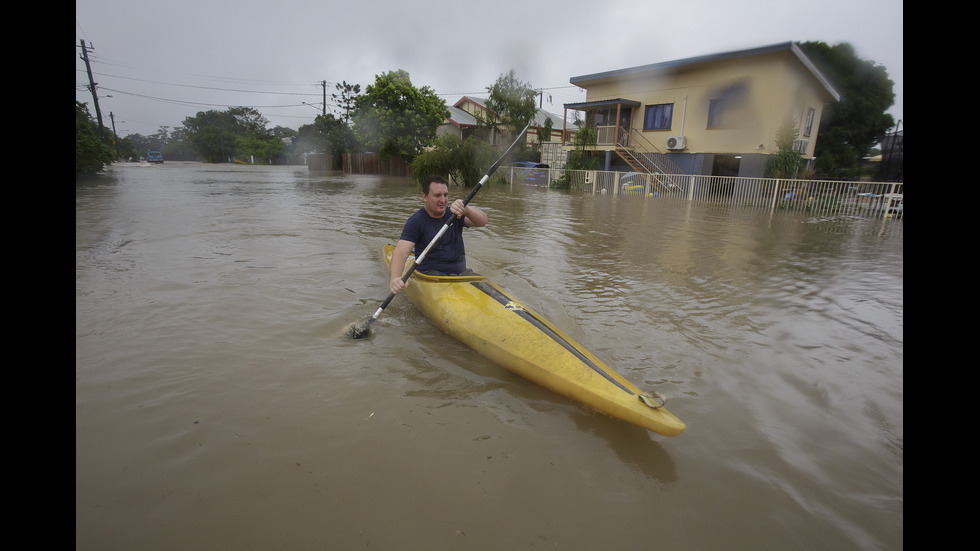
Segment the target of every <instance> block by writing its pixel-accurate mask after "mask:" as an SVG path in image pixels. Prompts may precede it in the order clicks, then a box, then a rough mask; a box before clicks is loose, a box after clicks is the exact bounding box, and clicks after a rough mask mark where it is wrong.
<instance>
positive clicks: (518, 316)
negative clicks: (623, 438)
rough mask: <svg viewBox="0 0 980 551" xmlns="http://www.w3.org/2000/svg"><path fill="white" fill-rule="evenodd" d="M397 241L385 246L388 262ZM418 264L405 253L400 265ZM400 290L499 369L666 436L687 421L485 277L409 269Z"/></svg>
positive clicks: (439, 324) (427, 314)
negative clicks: (502, 368)
mask: <svg viewBox="0 0 980 551" xmlns="http://www.w3.org/2000/svg"><path fill="white" fill-rule="evenodd" d="M394 249H395V247H394V245H390V244H389V245H385V247H384V260H385V266H390V265H391V254H392V252H393V251H394ZM414 262H415V258H414V257H409V259H408V262H407V263H406V265H405V267H406V269H408V267H410V266H411V265H412V264H413V263H414ZM402 294H404V295H405V297H406V298H407V299H408V301H409V302H411V303H412V304H413V305H414V306H415V307H416V308H418V309H419V311H421V312H422V314H424V315H425V316H426V317H427V318H429V319H430V320H432V321H433V322H434V323H435V324H436V325H438V326H439V328H440V329H442V330H443V331H445V332H446V333H448V334H450V335H452V336H453V337H455V338H457V339H459V340H460V341H462V342H463V343H464V344H466V345H467V346H469V347H470V348H472V349H473V350H476V351H477V352H479V353H480V354H482V355H484V356H486V357H487V358H489V359H490V360H492V361H493V362H495V363H497V364H499V365H500V366H502V367H505V368H507V369H509V370H510V371H513V372H514V373H517V374H518V375H521V376H522V377H524V378H526V379H529V380H531V381H534V382H535V383H538V384H539V385H541V386H543V387H545V388H548V389H550V390H552V391H554V392H557V393H558V394H561V395H562V396H565V397H567V398H571V399H572V400H576V401H578V402H581V403H583V404H585V405H587V406H590V407H592V408H593V409H595V410H597V411H600V412H602V413H605V414H607V415H610V416H612V417H615V418H617V419H622V420H623V421H626V422H628V423H632V424H634V425H638V426H641V427H644V428H646V429H649V430H652V431H654V432H656V433H659V434H663V435H665V436H676V435H678V434H680V433H681V432H683V431H684V428H685V425H684V423H683V422H682V421H681V420H680V419H678V418H677V417H675V416H674V415H673V414H671V413H670V412H669V411H667V409H666V408H664V407H663V400H662V398H660V397H659V395H657V394H652V395H651V394H645V393H644V392H643V391H642V390H640V389H639V388H638V387H637V386H636V385H634V384H633V383H631V382H630V381H629V380H627V379H626V378H624V377H623V376H622V375H620V374H619V373H616V372H615V371H613V370H612V369H611V368H609V366H607V365H606V364H604V363H602V361H601V360H599V359H598V358H596V357H595V356H593V355H592V354H591V353H590V352H589V351H588V350H586V349H585V348H583V347H582V345H580V344H578V343H577V342H575V341H574V340H572V339H571V338H570V337H569V336H568V335H566V334H565V333H563V332H561V330H559V329H558V328H556V327H554V326H553V325H551V323H549V322H548V321H547V320H545V319H544V318H542V317H541V315H539V314H538V313H537V312H534V311H533V310H531V309H530V308H528V307H527V306H525V305H524V304H522V303H521V302H520V301H519V300H517V299H516V298H514V297H512V296H511V295H510V294H508V293H507V291H504V290H503V289H501V288H500V287H498V286H497V285H496V284H494V283H492V282H490V281H488V280H487V278H486V277H485V276H479V275H473V276H453V277H450V276H430V275H426V274H422V273H420V272H418V271H416V272H415V273H413V274H412V276H411V278H410V279H409V282H408V287H406V288H405V290H404V291H402Z"/></svg>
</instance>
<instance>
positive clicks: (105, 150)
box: [75, 100, 115, 178]
mask: <svg viewBox="0 0 980 551" xmlns="http://www.w3.org/2000/svg"><path fill="white" fill-rule="evenodd" d="M114 159H115V154H114V153H113V151H112V148H110V147H109V145H108V144H107V143H105V141H103V139H102V137H101V136H99V127H98V126H97V125H96V123H95V121H94V120H92V115H91V114H89V112H88V106H87V105H86V104H84V103H81V102H79V101H77V100H76V101H75V178H78V177H79V176H83V175H87V174H95V173H96V172H98V171H100V170H102V168H103V167H104V166H105V165H107V164H111V163H112V161H113V160H114Z"/></svg>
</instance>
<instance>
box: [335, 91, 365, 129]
mask: <svg viewBox="0 0 980 551" xmlns="http://www.w3.org/2000/svg"><path fill="white" fill-rule="evenodd" d="M336 87H337V91H338V92H340V93H339V94H330V97H332V98H333V99H334V101H336V102H337V104H338V105H340V110H341V111H342V113H343V114H342V115H341V120H343V121H344V124H347V125H349V124H350V116H351V113H352V112H353V111H354V105H355V104H356V103H357V96H358V94H360V93H361V85H360V84H347V81H346V80H345V81H344V82H342V83H340V82H338V83H337V86H336Z"/></svg>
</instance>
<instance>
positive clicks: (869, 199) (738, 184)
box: [509, 167, 903, 218]
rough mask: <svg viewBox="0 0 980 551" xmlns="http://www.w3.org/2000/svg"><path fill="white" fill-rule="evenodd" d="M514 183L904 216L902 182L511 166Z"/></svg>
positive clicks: (666, 198)
mask: <svg viewBox="0 0 980 551" xmlns="http://www.w3.org/2000/svg"><path fill="white" fill-rule="evenodd" d="M509 172H510V174H509V181H510V183H511V184H512V185H514V184H517V185H534V186H540V187H558V186H557V184H558V183H559V182H561V184H562V185H561V187H565V182H564V181H563V180H561V179H562V178H568V184H567V188H568V189H569V190H571V191H574V192H580V193H596V194H605V195H611V196H619V195H623V196H629V197H637V198H646V199H657V200H661V201H698V202H705V203H716V204H727V205H732V206H744V207H749V208H758V209H765V210H768V211H774V210H777V209H786V210H798V211H807V212H809V213H812V214H814V215H819V216H834V215H842V216H870V217H882V218H901V217H902V215H903V213H902V208H903V197H902V183H901V182H863V181H862V182H851V181H840V180H790V179H780V178H739V177H728V176H697V175H685V174H644V173H639V172H617V171H602V170H572V171H564V170H559V169H546V174H543V173H542V170H541V169H534V174H533V176H532V177H531V178H528V174H529V173H530V170H528V169H524V168H518V167H510V168H509Z"/></svg>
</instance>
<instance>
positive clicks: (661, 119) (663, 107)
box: [643, 103, 674, 130]
mask: <svg viewBox="0 0 980 551" xmlns="http://www.w3.org/2000/svg"><path fill="white" fill-rule="evenodd" d="M673 114H674V104H673V103H661V104H659V105H647V108H646V111H644V113H643V129H644V130H670V121H671V118H672V117H673Z"/></svg>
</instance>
